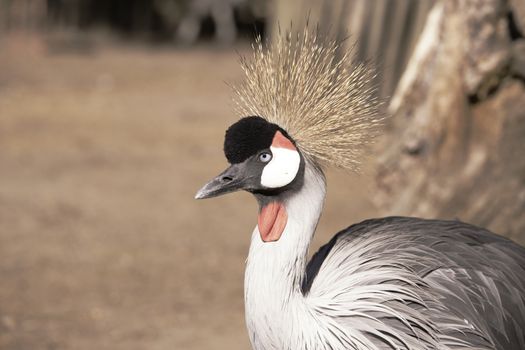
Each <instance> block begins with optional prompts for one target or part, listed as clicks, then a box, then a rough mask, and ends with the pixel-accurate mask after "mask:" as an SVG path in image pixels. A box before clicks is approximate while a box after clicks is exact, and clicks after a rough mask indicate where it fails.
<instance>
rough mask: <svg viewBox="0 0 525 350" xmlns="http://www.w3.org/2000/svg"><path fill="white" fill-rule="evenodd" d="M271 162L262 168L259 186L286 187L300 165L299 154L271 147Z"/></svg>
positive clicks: (286, 149) (291, 150)
mask: <svg viewBox="0 0 525 350" xmlns="http://www.w3.org/2000/svg"><path fill="white" fill-rule="evenodd" d="M270 150H271V151H272V155H273V157H272V160H271V161H270V162H269V163H268V164H267V165H266V166H265V167H264V169H263V172H262V175H261V185H263V186H265V187H268V188H278V187H283V186H286V185H288V184H289V183H290V182H292V181H293V180H294V179H295V176H296V175H297V172H298V171H299V165H300V164H301V157H300V156H299V152H297V151H296V150H293V149H288V148H281V147H274V146H271V147H270Z"/></svg>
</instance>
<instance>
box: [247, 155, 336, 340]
mask: <svg viewBox="0 0 525 350" xmlns="http://www.w3.org/2000/svg"><path fill="white" fill-rule="evenodd" d="M325 193H326V183H325V178H324V175H323V174H322V172H321V171H320V170H318V169H317V168H316V167H315V166H313V165H312V164H310V163H309V162H308V161H306V164H305V173H304V183H303V186H302V187H301V189H300V190H299V191H297V192H296V193H294V195H292V196H289V197H288V198H287V199H286V200H285V201H284V205H285V208H286V212H287V214H288V222H287V224H286V227H285V229H284V232H283V233H282V236H281V237H280V239H279V240H278V241H276V242H263V241H262V239H261V236H260V234H259V230H258V228H257V227H256V228H255V230H254V231H253V234H252V240H251V245H250V252H249V255H248V260H247V266H246V273H245V287H244V289H245V290H244V293H245V307H246V322H247V327H248V331H249V335H250V338H251V341H252V345H253V346H254V348H255V349H268V348H275V349H285V348H289V347H290V346H291V344H287V341H286V340H285V339H291V338H293V337H291V334H283V332H294V331H297V330H294V329H293V327H292V326H293V325H294V324H297V323H296V322H294V318H295V317H299V315H301V317H304V314H303V313H304V312H306V313H307V312H308V311H307V308H305V306H306V305H305V298H304V296H303V294H302V291H301V285H302V281H303V279H304V276H305V269H306V263H307V254H308V248H309V246H310V242H311V240H312V237H313V234H314V232H315V229H316V226H317V223H318V221H319V217H320V215H321V211H322V207H323V204H324V198H325ZM296 321H297V320H296Z"/></svg>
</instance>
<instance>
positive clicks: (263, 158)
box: [259, 152, 272, 163]
mask: <svg viewBox="0 0 525 350" xmlns="http://www.w3.org/2000/svg"><path fill="white" fill-rule="evenodd" d="M259 160H260V161H261V162H263V163H268V162H269V161H270V160H272V155H271V154H270V153H268V152H264V153H261V154H260V155H259Z"/></svg>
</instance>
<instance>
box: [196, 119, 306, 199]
mask: <svg viewBox="0 0 525 350" xmlns="http://www.w3.org/2000/svg"><path fill="white" fill-rule="evenodd" d="M224 154H225V156H226V159H227V160H228V162H229V163H230V166H229V167H228V168H227V169H226V170H225V171H223V172H222V173H221V174H219V175H218V176H217V177H215V178H214V179H212V180H211V181H209V182H208V183H207V184H206V185H204V186H203V187H202V188H201V189H200V190H199V191H198V192H197V194H196V195H195V198H196V199H204V198H211V197H216V196H219V195H223V194H226V193H230V192H234V191H237V190H246V191H248V192H251V193H254V194H261V195H263V196H265V197H272V196H277V195H279V194H281V193H282V192H284V191H286V190H290V189H293V188H294V187H296V185H297V184H298V183H299V182H300V176H298V175H299V174H301V173H302V172H304V160H303V157H302V155H301V153H300V152H299V150H298V149H297V147H296V145H295V143H294V141H293V140H292V139H291V137H290V136H289V135H288V134H287V132H286V131H285V130H284V129H282V128H280V127H279V126H278V125H276V124H273V123H270V122H268V121H266V120H265V119H263V118H261V117H257V116H251V117H245V118H242V119H240V120H239V121H238V122H236V123H235V124H233V125H232V126H230V128H229V129H228V130H227V131H226V136H225V140H224Z"/></svg>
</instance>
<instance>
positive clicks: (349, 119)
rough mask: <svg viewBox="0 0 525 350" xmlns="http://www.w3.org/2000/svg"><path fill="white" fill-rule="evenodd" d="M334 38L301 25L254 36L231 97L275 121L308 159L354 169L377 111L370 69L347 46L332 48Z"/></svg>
mask: <svg viewBox="0 0 525 350" xmlns="http://www.w3.org/2000/svg"><path fill="white" fill-rule="evenodd" d="M340 45H341V43H340V42H338V41H337V40H334V39H328V38H326V37H325V36H321V35H320V34H319V31H318V30H311V29H309V28H306V29H305V30H304V31H303V32H302V33H300V34H297V35H293V34H292V32H291V31H288V32H287V33H286V34H280V33H279V35H278V36H277V37H276V38H275V40H274V42H273V43H270V44H267V45H265V44H263V42H262V40H261V38H260V37H258V38H257V40H256V42H255V44H254V46H253V56H252V57H251V58H250V59H246V58H241V65H242V69H243V71H244V73H245V79H244V81H243V82H242V83H241V84H239V85H237V86H234V88H233V89H234V101H235V106H236V109H237V113H238V114H239V116H240V117H243V116H247V115H258V116H261V117H263V118H265V119H266V120H268V121H269V122H271V123H275V124H277V125H279V126H280V127H282V128H283V129H284V130H286V131H287V132H288V134H289V135H290V136H291V137H292V138H293V139H294V141H295V142H296V143H297V145H298V146H299V148H300V150H301V151H302V152H303V154H304V155H305V156H306V157H308V158H310V159H312V160H313V161H315V162H316V163H319V164H320V165H335V166H337V167H342V168H347V169H352V170H355V169H357V168H358V166H359V163H360V157H361V153H362V149H363V146H365V145H367V144H369V143H370V142H371V141H372V140H373V139H374V136H375V135H376V134H377V131H378V127H379V126H380V125H381V124H382V120H383V116H382V114H381V113H380V107H381V106H380V105H381V103H380V100H379V99H378V97H377V91H376V87H375V84H374V83H373V82H374V80H375V78H376V76H375V70H374V69H373V67H371V66H370V65H368V64H366V63H356V62H355V60H354V55H353V52H352V51H351V50H347V51H344V52H343V53H342V54H339V51H340ZM341 51H343V50H341Z"/></svg>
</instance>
